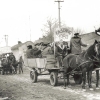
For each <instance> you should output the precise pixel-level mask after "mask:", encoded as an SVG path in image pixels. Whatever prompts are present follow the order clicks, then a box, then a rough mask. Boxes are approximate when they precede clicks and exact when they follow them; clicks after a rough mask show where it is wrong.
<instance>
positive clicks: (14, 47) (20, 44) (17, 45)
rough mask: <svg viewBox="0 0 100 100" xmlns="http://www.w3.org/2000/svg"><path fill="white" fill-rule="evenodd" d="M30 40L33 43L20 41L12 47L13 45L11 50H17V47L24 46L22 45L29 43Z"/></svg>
mask: <svg viewBox="0 0 100 100" xmlns="http://www.w3.org/2000/svg"><path fill="white" fill-rule="evenodd" d="M28 42H30V43H33V42H32V41H26V42H24V43H18V44H16V45H14V46H12V47H11V50H16V49H18V48H19V47H20V46H22V45H24V44H27V43H28ZM33 44H34V43H33Z"/></svg>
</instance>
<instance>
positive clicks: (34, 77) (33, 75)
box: [30, 70, 37, 83]
mask: <svg viewBox="0 0 100 100" xmlns="http://www.w3.org/2000/svg"><path fill="white" fill-rule="evenodd" d="M30 79H31V81H32V82H33V83H35V82H37V72H36V71H35V70H33V71H30Z"/></svg>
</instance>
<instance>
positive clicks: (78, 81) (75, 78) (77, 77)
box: [74, 74, 82, 84]
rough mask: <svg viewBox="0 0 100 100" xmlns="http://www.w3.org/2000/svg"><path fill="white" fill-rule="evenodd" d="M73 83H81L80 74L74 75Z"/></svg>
mask: <svg viewBox="0 0 100 100" xmlns="http://www.w3.org/2000/svg"><path fill="white" fill-rule="evenodd" d="M74 81H75V83H76V84H81V83H82V74H74Z"/></svg>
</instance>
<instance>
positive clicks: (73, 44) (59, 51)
mask: <svg viewBox="0 0 100 100" xmlns="http://www.w3.org/2000/svg"><path fill="white" fill-rule="evenodd" d="M87 45H88V44H84V43H83V42H82V40H81V37H80V36H79V33H75V34H74V36H73V37H72V38H71V40H70V46H68V43H67V42H66V41H62V40H61V41H59V42H57V43H55V50H54V44H53V43H47V44H45V43H43V42H41V43H37V44H35V46H34V48H33V47H32V45H29V46H27V48H28V50H27V52H26V54H27V58H39V57H43V55H42V54H43V51H44V49H45V48H47V47H48V48H49V49H48V52H49V51H51V53H53V54H55V58H56V60H57V62H58V63H59V66H62V61H63V59H64V57H65V56H67V55H68V54H69V53H72V54H75V55H78V54H80V53H81V52H82V50H81V46H83V47H87Z"/></svg>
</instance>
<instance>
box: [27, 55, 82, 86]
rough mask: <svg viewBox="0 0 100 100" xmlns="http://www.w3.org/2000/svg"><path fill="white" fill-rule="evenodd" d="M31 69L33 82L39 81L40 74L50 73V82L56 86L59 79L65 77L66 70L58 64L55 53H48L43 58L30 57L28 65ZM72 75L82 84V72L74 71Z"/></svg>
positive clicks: (76, 81)
mask: <svg viewBox="0 0 100 100" xmlns="http://www.w3.org/2000/svg"><path fill="white" fill-rule="evenodd" d="M26 66H28V67H29V68H31V70H30V78H31V80H32V82H33V83H35V82H37V79H38V76H39V75H50V84H51V85H52V86H56V85H57V83H58V79H59V78H60V79H61V78H62V79H63V74H61V73H63V72H64V70H63V69H62V68H61V67H59V66H57V64H56V60H55V57H54V56H53V55H47V56H46V57H43V58H30V59H29V58H28V59H27V65H26ZM71 75H72V76H73V78H74V81H75V83H77V84H81V82H82V75H81V73H80V72H75V71H74V72H72V73H71Z"/></svg>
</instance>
